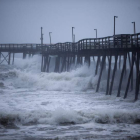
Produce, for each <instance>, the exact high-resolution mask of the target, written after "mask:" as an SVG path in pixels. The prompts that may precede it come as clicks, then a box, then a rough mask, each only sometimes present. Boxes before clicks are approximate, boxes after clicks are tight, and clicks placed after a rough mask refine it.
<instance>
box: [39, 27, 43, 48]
mask: <svg viewBox="0 0 140 140" xmlns="http://www.w3.org/2000/svg"><path fill="white" fill-rule="evenodd" d="M42 30H43V28H42V27H41V38H40V40H41V46H42V45H43V33H42Z"/></svg>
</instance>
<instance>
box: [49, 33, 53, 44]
mask: <svg viewBox="0 0 140 140" xmlns="http://www.w3.org/2000/svg"><path fill="white" fill-rule="evenodd" d="M51 33H52V32H49V37H50V45H51Z"/></svg>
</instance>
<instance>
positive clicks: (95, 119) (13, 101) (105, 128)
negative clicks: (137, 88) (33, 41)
mask: <svg viewBox="0 0 140 140" xmlns="http://www.w3.org/2000/svg"><path fill="white" fill-rule="evenodd" d="M40 59H41V58H40V57H39V56H34V57H33V58H30V59H25V60H23V59H21V58H16V59H15V64H14V65H10V66H8V65H7V64H2V65H0V140H34V139H35V140H52V139H53V140H96V139H97V140H127V139H128V140H139V139H140V100H138V101H136V102H134V101H133V99H134V96H133V94H134V91H133V92H129V96H128V98H127V99H125V100H124V99H123V94H124V91H122V92H121V97H119V98H117V97H116V91H117V87H118V82H115V84H114V88H113V95H111V96H106V95H105V89H106V80H105V78H104V77H105V76H106V74H104V76H103V79H102V81H101V85H100V89H99V92H98V93H96V92H95V88H96V85H97V79H98V76H94V67H95V66H94V63H93V64H92V66H91V67H90V68H88V67H87V66H86V65H85V66H82V67H79V68H77V69H74V70H72V71H71V72H63V73H53V72H51V73H41V72H40ZM52 67H53V66H52ZM116 78H117V76H116ZM118 79H119V78H118ZM126 79H127V78H126ZM116 81H117V80H116ZM123 84H124V85H123V86H124V87H125V84H126V81H125V80H124V82H123Z"/></svg>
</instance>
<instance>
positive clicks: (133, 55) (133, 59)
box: [124, 52, 135, 99]
mask: <svg viewBox="0 0 140 140" xmlns="http://www.w3.org/2000/svg"><path fill="white" fill-rule="evenodd" d="M134 61H135V53H134V52H133V53H132V64H131V69H130V73H129V77H128V82H127V86H126V90H125V94H124V99H125V98H126V97H127V93H128V89H129V84H130V80H131V76H132V72H133V66H134Z"/></svg>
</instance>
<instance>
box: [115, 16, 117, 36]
mask: <svg viewBox="0 0 140 140" xmlns="http://www.w3.org/2000/svg"><path fill="white" fill-rule="evenodd" d="M115 18H118V16H114V36H115Z"/></svg>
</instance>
